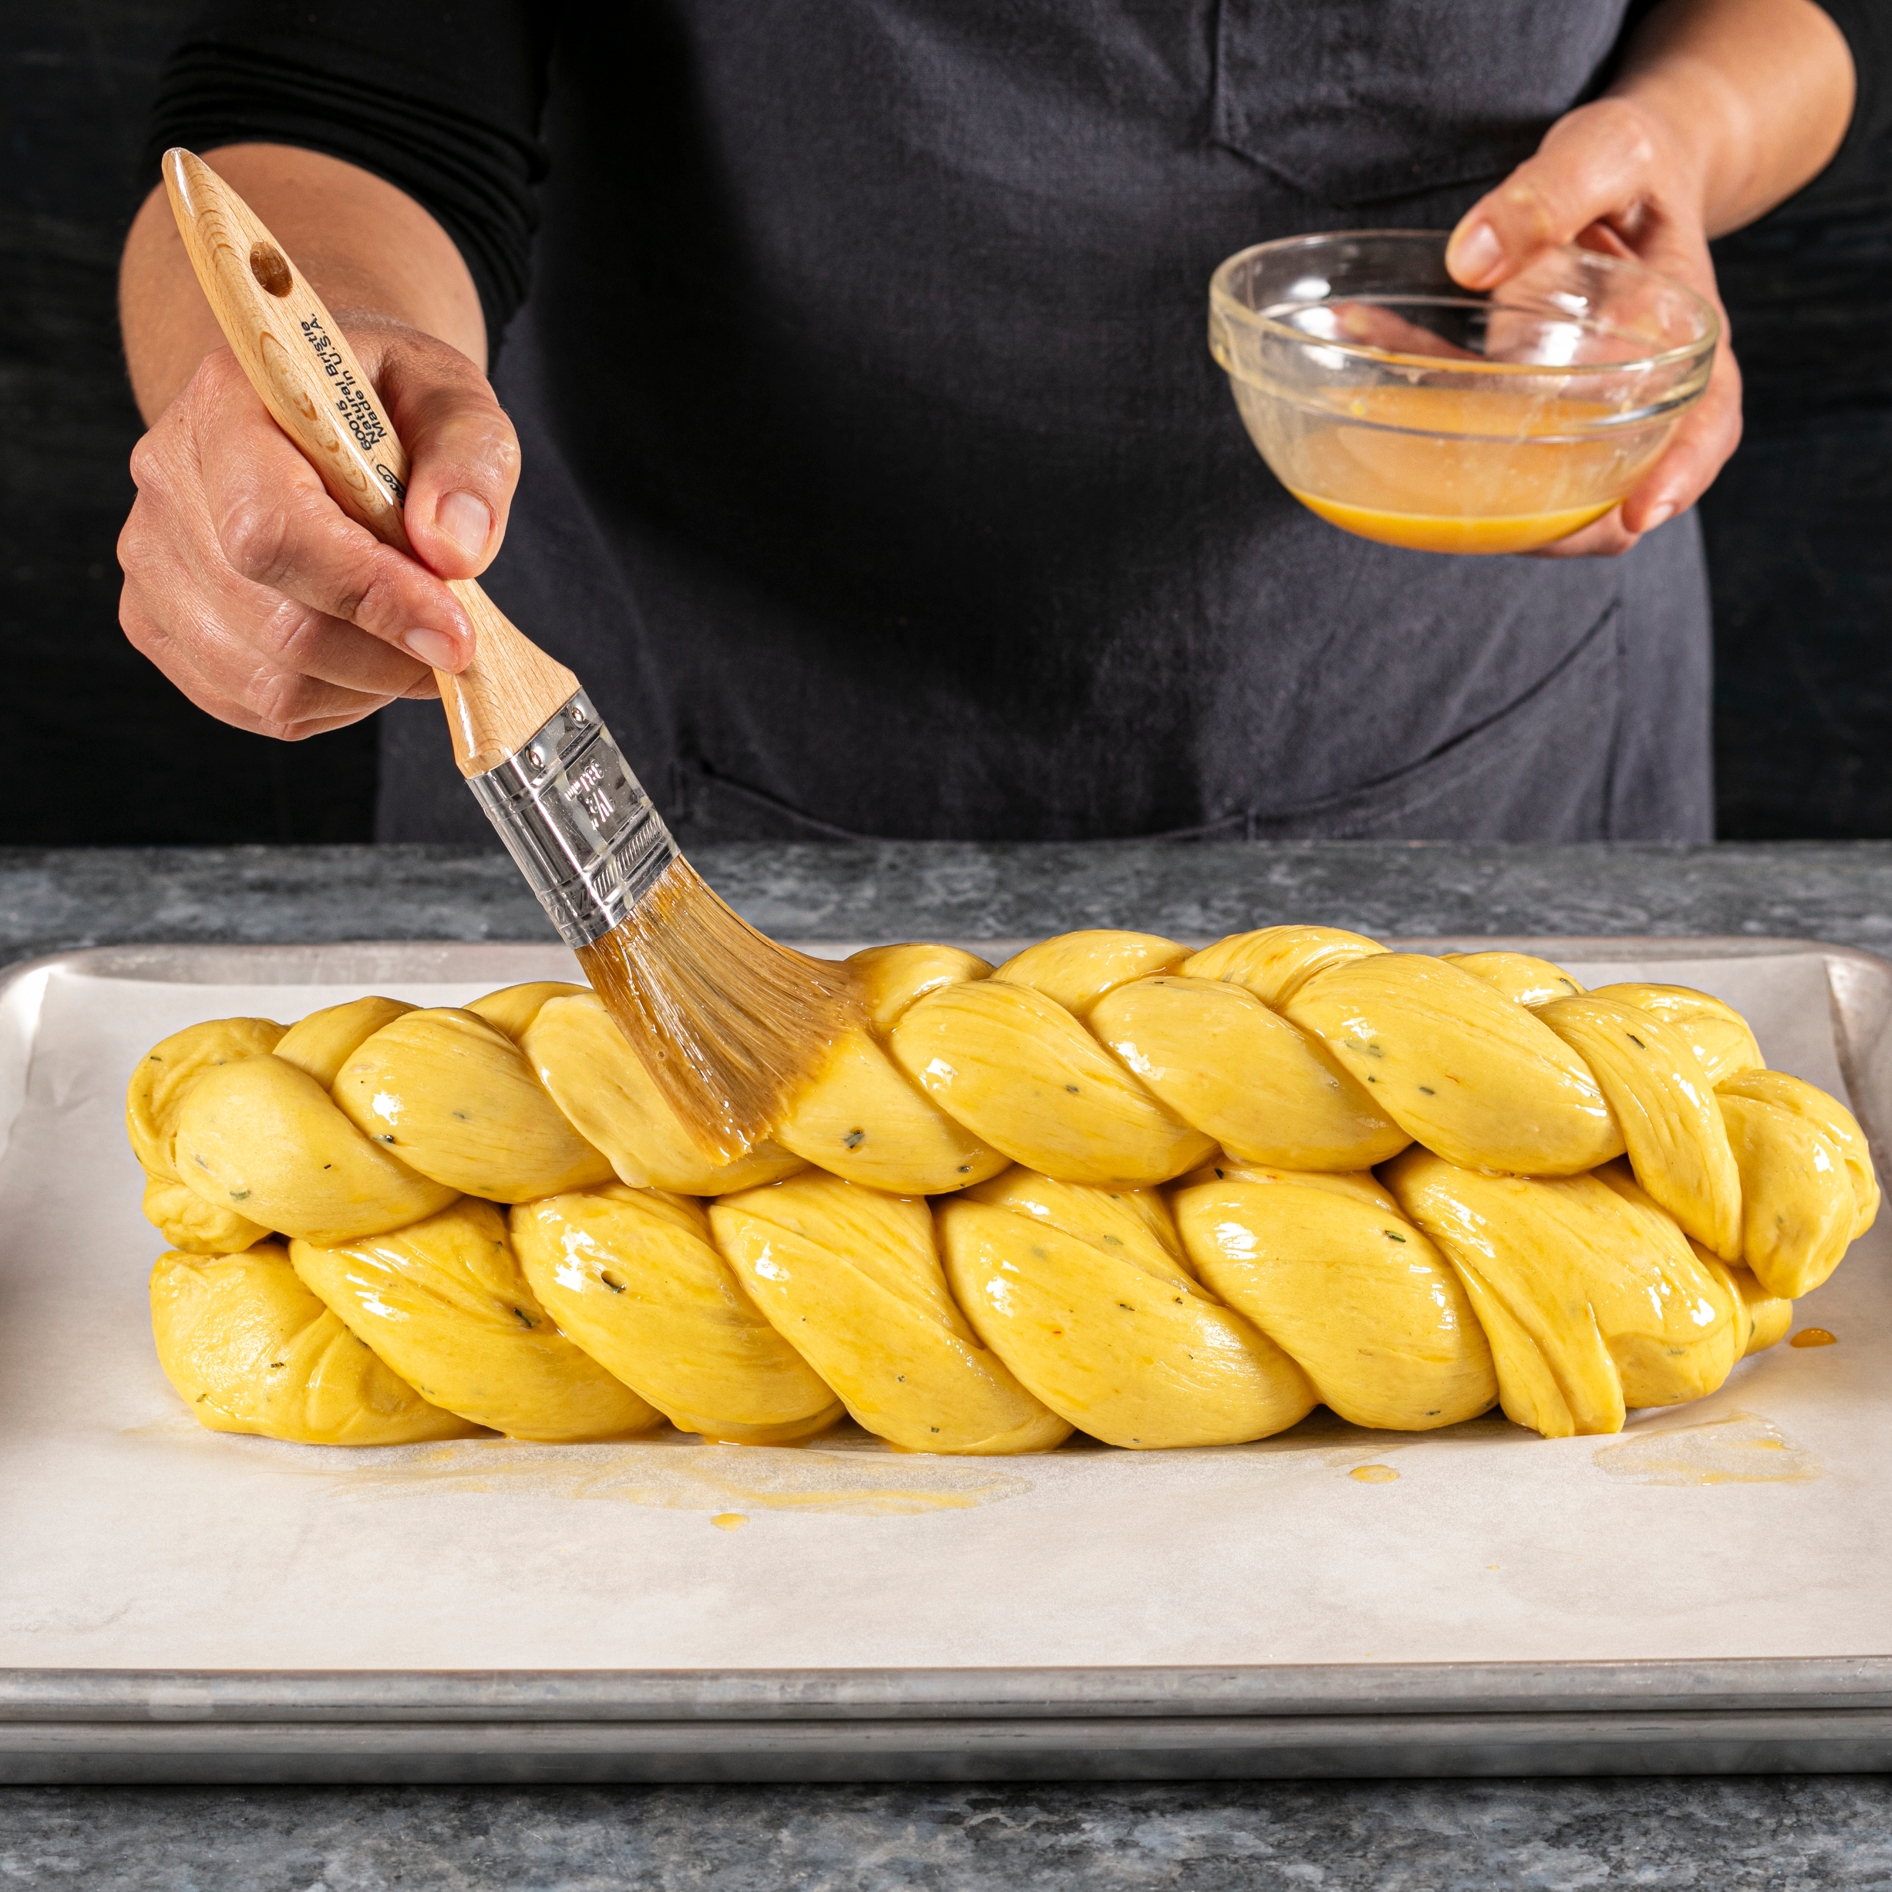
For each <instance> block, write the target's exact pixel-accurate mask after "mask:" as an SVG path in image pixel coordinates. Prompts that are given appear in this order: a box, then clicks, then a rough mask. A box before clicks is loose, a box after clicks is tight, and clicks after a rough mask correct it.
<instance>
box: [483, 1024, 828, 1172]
mask: <svg viewBox="0 0 1892 1892" xmlns="http://www.w3.org/2000/svg"><path fill="white" fill-rule="evenodd" d="M520 1044H521V1049H522V1050H523V1051H524V1052H525V1055H526V1057H527V1058H528V1059H529V1060H530V1062H531V1064H532V1067H533V1069H534V1070H535V1071H536V1072H537V1074H538V1078H539V1082H540V1083H541V1084H543V1085H544V1086H545V1089H546V1093H547V1095H549V1096H550V1097H551V1099H552V1101H553V1102H554V1103H555V1104H556V1105H557V1106H558V1108H559V1109H560V1110H561V1111H563V1112H564V1114H565V1116H566V1117H567V1118H568V1119H569V1120H570V1121H571V1123H572V1124H573V1125H574V1127H575V1128H576V1129H577V1130H578V1132H579V1134H580V1135H581V1136H583V1137H584V1138H585V1139H586V1140H587V1141H588V1142H590V1143H591V1144H592V1145H593V1146H594V1147H595V1148H597V1149H598V1150H600V1151H602V1152H603V1154H604V1156H605V1158H606V1160H607V1161H608V1162H609V1164H610V1166H611V1169H612V1170H613V1171H615V1173H616V1175H617V1179H618V1181H619V1182H622V1183H628V1184H629V1185H630V1186H631V1187H632V1188H633V1189H670V1190H674V1191H676V1192H677V1193H678V1194H679V1195H686V1196H708V1195H717V1194H720V1193H721V1192H722V1191H724V1190H729V1189H747V1188H750V1187H752V1186H753V1185H755V1184H757V1183H765V1182H773V1181H776V1180H777V1179H778V1178H780V1177H783V1176H791V1175H793V1174H794V1173H795V1171H796V1170H798V1169H800V1168H801V1166H802V1162H801V1158H800V1157H798V1156H795V1155H792V1154H791V1153H790V1152H789V1151H787V1150H784V1149H782V1148H780V1147H779V1146H778V1145H777V1144H774V1143H763V1144H758V1145H757V1147H756V1148H755V1149H753V1150H751V1151H750V1152H749V1153H748V1155H746V1156H740V1157H738V1158H737V1159H736V1160H735V1161H734V1162H733V1163H724V1162H722V1161H720V1160H719V1159H717V1158H716V1157H713V1156H711V1155H709V1154H708V1153H707V1152H705V1151H704V1149H703V1148H702V1146H701V1145H700V1144H699V1143H698V1142H697V1141H696V1139H695V1138H694V1137H692V1136H691V1135H690V1133H689V1131H688V1130H686V1129H685V1128H684V1127H683V1124H682V1122H681V1120H680V1119H679V1118H678V1116H677V1114H676V1112H675V1111H674V1110H672V1109H671V1108H670V1105H669V1104H668V1103H667V1102H666V1101H665V1099H664V1095H663V1093H662V1092H661V1091H660V1090H659V1089H658V1088H657V1085H656V1083H655V1081H654V1080H653V1079H652V1077H651V1076H650V1073H649V1072H648V1071H646V1070H645V1069H644V1067H643V1065H641V1064H640V1063H639V1062H638V1061H637V1059H636V1057H635V1056H633V1055H632V1052H631V1048H630V1046H629V1045H627V1044H626V1043H625V1042H624V1036H623V1034H622V1033H621V1032H620V1031H619V1030H618V1028H617V1026H615V1025H614V1024H613V1023H612V1022H611V1017H610V1014H609V1013H608V1012H606V1010H605V1009H604V1006H603V1005H602V1004H601V1003H600V1002H599V1001H598V999H597V998H596V996H595V995H594V994H592V993H590V992H585V993H582V994H580V995H578V996H576V997H572V998H557V999H552V1000H549V1001H548V1002H547V1003H546V1004H544V1005H543V1006H541V1007H540V1009H539V1010H538V1012H537V1013H536V1014H535V1015H534V1017H533V1019H532V1022H531V1024H529V1025H528V1026H527V1027H526V1028H525V1031H524V1033H523V1034H522V1037H521V1040H520Z"/></svg>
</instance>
